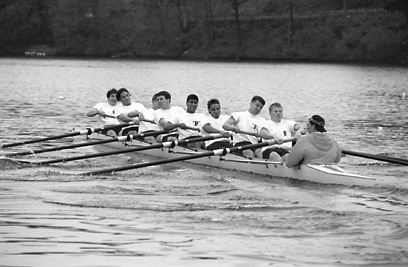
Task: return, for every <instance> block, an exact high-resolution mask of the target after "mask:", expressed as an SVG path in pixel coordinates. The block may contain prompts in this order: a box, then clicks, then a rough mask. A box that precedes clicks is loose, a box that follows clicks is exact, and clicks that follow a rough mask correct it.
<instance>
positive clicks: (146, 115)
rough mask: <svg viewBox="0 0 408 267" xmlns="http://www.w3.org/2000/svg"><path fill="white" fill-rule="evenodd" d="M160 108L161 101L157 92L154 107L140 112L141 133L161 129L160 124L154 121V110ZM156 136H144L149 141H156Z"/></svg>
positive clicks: (153, 97)
mask: <svg viewBox="0 0 408 267" xmlns="http://www.w3.org/2000/svg"><path fill="white" fill-rule="evenodd" d="M158 109H159V102H158V101H157V93H156V94H154V95H153V96H152V107H151V108H149V109H146V111H145V112H142V113H140V114H139V119H140V121H139V133H142V134H144V133H149V132H156V131H159V130H160V128H159V126H158V125H157V124H156V123H155V122H154V111H155V110H158ZM156 137H157V136H155V135H153V136H146V137H143V140H145V141H147V142H149V143H151V144H152V143H156V142H157V141H156Z"/></svg>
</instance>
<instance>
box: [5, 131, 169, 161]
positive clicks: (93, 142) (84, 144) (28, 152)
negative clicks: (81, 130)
mask: <svg viewBox="0 0 408 267" xmlns="http://www.w3.org/2000/svg"><path fill="white" fill-rule="evenodd" d="M168 132H169V131H167V130H162V131H155V132H147V133H141V134H136V135H127V136H119V137H115V138H110V139H105V140H97V141H90V142H84V143H77V144H72V145H64V146H57V147H48V148H44V149H37V150H30V151H22V152H15V153H8V154H6V155H5V156H7V157H14V156H24V155H30V154H40V153H45V152H51V151H59V150H64V149H73V148H77V147H84V146H93V145H98V144H106V143H112V142H117V141H119V142H125V141H131V140H132V139H137V138H141V137H142V138H143V137H146V136H152V135H159V134H165V133H168Z"/></svg>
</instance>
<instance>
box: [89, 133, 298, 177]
mask: <svg viewBox="0 0 408 267" xmlns="http://www.w3.org/2000/svg"><path fill="white" fill-rule="evenodd" d="M217 136H218V137H217V138H221V137H222V135H217ZM197 139H199V138H195V139H192V140H191V141H193V140H197ZM294 140H295V138H290V139H284V140H283V142H292V141H294ZM274 144H276V141H272V140H269V141H267V142H262V143H258V144H252V145H245V146H238V147H231V148H224V149H217V150H214V151H208V152H203V153H197V154H193V155H188V156H184V157H178V158H173V159H164V160H159V161H154V162H145V163H140V164H136V165H130V166H124V167H118V168H111V169H105V170H99V171H92V172H86V173H83V174H82V175H96V174H102V173H109V172H117V171H125V170H130V169H138V168H143V167H149V166H155V165H161V164H167V163H171V162H177V161H183V160H191V159H197V158H203V157H209V156H222V155H226V154H227V153H232V152H236V151H239V150H246V149H252V148H259V147H263V146H269V145H274Z"/></svg>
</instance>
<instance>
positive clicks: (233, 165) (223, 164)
mask: <svg viewBox="0 0 408 267" xmlns="http://www.w3.org/2000/svg"><path fill="white" fill-rule="evenodd" d="M91 138H92V140H98V139H106V137H104V136H102V135H95V136H91ZM149 145H150V144H148V143H145V142H141V141H137V140H133V141H132V142H126V143H122V142H112V143H107V144H103V145H97V146H96V149H97V150H103V151H107V150H120V149H125V148H130V147H132V148H133V147H140V146H149ZM200 152H207V151H206V150H199V151H196V150H193V149H189V148H184V147H180V146H176V147H174V148H159V149H149V150H143V151H140V152H132V153H137V154H145V155H149V156H154V157H159V158H164V159H172V158H178V157H182V156H186V155H188V154H195V153H200ZM187 161H188V162H191V163H195V164H201V165H205V166H211V167H216V168H222V169H230V170H237V171H243V172H250V173H256V174H262V175H269V176H272V177H284V178H293V179H298V180H306V181H310V182H316V183H323V184H341V185H350V186H352V185H357V186H373V185H374V184H375V179H374V178H372V177H367V176H362V175H358V174H353V173H349V172H347V171H345V170H344V169H342V168H341V167H339V166H337V165H310V164H308V165H301V166H300V167H295V168H287V167H286V166H284V165H282V164H281V163H278V162H271V161H268V160H262V159H254V160H251V159H247V158H244V157H241V156H238V155H235V154H227V155H225V156H211V157H208V156H207V157H203V158H196V159H192V160H187Z"/></svg>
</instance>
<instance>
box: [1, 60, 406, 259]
mask: <svg viewBox="0 0 408 267" xmlns="http://www.w3.org/2000/svg"><path fill="white" fill-rule="evenodd" d="M407 74H408V70H407V69H405V68H397V67H378V66H358V65H337V64H287V63H277V64H271V63H207V62H174V61H148V60H146V61H125V60H60V59H53V60H49V59H9V58H3V59H0V84H1V89H0V90H1V95H2V97H1V99H0V118H1V129H2V131H1V132H0V143H7V142H13V141H15V140H17V139H21V140H26V139H31V138H34V137H44V136H48V135H55V134H62V133H66V132H68V131H69V130H71V129H73V128H75V129H85V128H86V127H88V126H94V127H95V126H97V125H98V121H97V119H96V118H87V117H86V116H85V115H84V114H85V113H86V112H87V111H88V110H89V109H91V108H92V107H93V105H94V104H95V103H96V102H102V101H105V100H106V99H105V93H106V91H107V90H108V89H110V88H112V87H115V88H119V87H126V88H128V89H129V90H130V91H131V93H132V99H133V101H138V102H142V103H143V104H145V105H146V106H149V103H150V98H151V95H152V94H153V93H155V92H157V91H159V90H168V91H169V92H171V93H172V96H173V99H172V103H173V105H179V106H182V107H184V105H185V98H186V96H187V95H188V94H189V93H196V94H198V95H199V97H200V106H199V111H201V112H206V108H205V102H206V101H207V100H208V99H210V98H212V97H217V98H219V99H220V101H221V103H222V106H223V111H224V112H225V113H230V112H233V111H236V110H245V109H247V108H248V105H249V101H250V98H251V97H252V96H253V95H255V94H258V95H261V96H263V97H264V98H265V99H266V101H267V103H268V105H269V104H270V103H272V102H275V101H278V102H280V103H282V104H283V106H284V113H285V116H286V117H288V118H292V119H295V120H296V121H298V122H299V123H301V124H303V123H305V122H306V120H307V118H309V117H310V116H311V115H313V114H320V115H321V116H323V117H324V118H325V119H326V121H327V127H326V128H327V129H328V130H329V131H330V132H331V134H332V135H333V136H335V138H336V140H337V141H338V142H339V144H340V145H341V146H342V147H343V148H344V149H348V150H355V151H363V152H368V153H373V154H382V155H389V156H393V157H398V158H408V154H407V151H408V150H407V147H408V145H407V142H406V140H407V136H408V125H407V123H406V122H407V105H408V103H407V100H404V99H402V94H403V92H406V91H407V89H406V84H408V75H407ZM262 115H263V116H265V118H267V116H268V114H267V109H266V108H265V109H264V110H263V112H262ZM69 142H72V139H70V138H65V139H62V140H55V141H52V142H44V143H39V144H32V145H27V146H25V147H15V148H9V149H4V150H3V153H4V152H6V151H21V150H25V149H36V148H44V147H48V146H54V145H59V144H66V143H69ZM93 152H94V151H93V150H92V148H87V147H85V148H78V149H74V150H64V151H59V152H50V153H44V154H39V155H37V156H35V157H37V158H40V159H44V158H55V157H61V156H74V155H82V154H84V153H93ZM26 158H29V159H31V158H33V156H27V157H26ZM145 160H152V159H145V158H139V159H138V158H136V159H134V158H130V157H129V156H128V155H117V156H112V157H104V158H99V159H89V160H83V161H76V162H68V163H64V164H56V165H55V166H49V167H28V166H26V165H24V164H16V163H15V162H13V161H9V160H7V159H6V158H4V157H3V158H1V159H0V167H1V170H2V171H1V174H0V185H1V186H0V201H1V203H2V205H1V206H0V235H1V239H0V266H134V265H135V263H136V265H138V266H163V265H165V266H204V265H205V266H208V265H211V266H270V265H276V266H406V264H407V263H408V253H407V251H408V241H407V237H408V227H407V221H408V216H407V215H408V197H407V192H408V175H407V174H408V169H407V167H404V166H396V165H390V164H387V163H380V162H376V161H372V160H367V159H363V158H358V157H351V156H347V157H344V158H343V159H342V162H341V165H342V166H343V167H345V168H346V169H348V170H351V171H354V172H357V173H360V174H365V175H370V176H373V177H375V178H376V179H377V184H376V186H374V187H371V188H361V187H346V186H338V185H320V184H312V183H307V182H300V181H294V180H289V179H282V178H273V179H270V178H269V177H264V176H260V175H250V174H244V173H239V172H231V171H222V170H221V171H220V170H217V169H212V168H203V167H200V166H194V165H190V164H184V163H176V164H172V165H170V166H160V167H150V168H146V169H141V170H132V171H126V172H122V173H116V174H115V175H102V176H94V177H83V176H77V175H75V174H76V173H80V172H84V171H90V170H96V169H105V168H110V167H117V166H123V165H127V164H134V163H136V162H142V161H145Z"/></svg>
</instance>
